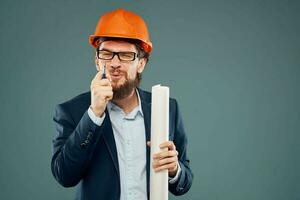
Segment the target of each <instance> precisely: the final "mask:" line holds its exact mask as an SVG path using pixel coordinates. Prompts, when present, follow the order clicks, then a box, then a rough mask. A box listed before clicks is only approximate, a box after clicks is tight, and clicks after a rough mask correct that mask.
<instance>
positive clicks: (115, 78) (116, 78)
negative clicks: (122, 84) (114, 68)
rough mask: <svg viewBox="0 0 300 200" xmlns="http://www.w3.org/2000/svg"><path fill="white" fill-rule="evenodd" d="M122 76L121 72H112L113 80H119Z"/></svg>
mask: <svg viewBox="0 0 300 200" xmlns="http://www.w3.org/2000/svg"><path fill="white" fill-rule="evenodd" d="M121 78H122V75H121V74H111V79H112V81H118V80H120V79H121Z"/></svg>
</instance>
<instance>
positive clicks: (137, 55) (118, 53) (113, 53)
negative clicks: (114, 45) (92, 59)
mask: <svg viewBox="0 0 300 200" xmlns="http://www.w3.org/2000/svg"><path fill="white" fill-rule="evenodd" d="M100 51H106V52H110V53H112V57H111V58H110V59H103V58H100V57H99V52H100ZM96 53H97V58H98V59H100V60H112V59H114V57H115V55H117V56H118V59H119V60H120V61H125V62H126V61H134V60H135V59H136V58H139V53H136V52H132V51H119V52H113V51H109V50H107V49H101V50H100V49H99V48H97V50H96ZM120 53H133V59H132V60H123V59H121V58H120Z"/></svg>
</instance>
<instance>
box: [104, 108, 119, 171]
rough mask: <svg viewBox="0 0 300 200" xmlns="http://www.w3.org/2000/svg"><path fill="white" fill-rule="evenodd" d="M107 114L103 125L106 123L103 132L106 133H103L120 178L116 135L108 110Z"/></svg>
mask: <svg viewBox="0 0 300 200" xmlns="http://www.w3.org/2000/svg"><path fill="white" fill-rule="evenodd" d="M105 114H106V117H105V120H104V121H103V123H104V124H103V126H104V127H103V130H104V131H105V132H104V133H103V136H104V141H105V143H106V146H107V148H108V151H109V154H110V156H111V158H112V160H113V163H114V166H115V168H116V171H117V173H118V175H119V176H120V173H119V162H118V155H117V147H116V143H115V138H114V134H113V130H112V125H111V122H110V117H109V114H108V111H107V109H106V110H105Z"/></svg>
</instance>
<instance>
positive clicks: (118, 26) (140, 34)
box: [89, 9, 152, 53]
mask: <svg viewBox="0 0 300 200" xmlns="http://www.w3.org/2000/svg"><path fill="white" fill-rule="evenodd" d="M99 37H117V38H128V39H136V40H139V41H140V42H141V44H140V45H141V47H142V48H143V49H144V51H145V52H147V53H150V52H151V50H152V43H151V41H150V38H149V33H148V28H147V25H146V23H145V21H144V20H143V19H142V18H141V17H140V16H139V15H137V14H135V13H133V12H130V11H127V10H125V9H117V10H114V11H111V12H108V13H106V14H104V15H103V16H101V17H100V19H99V21H98V24H97V26H96V30H95V34H94V35H91V36H90V38H89V42H90V44H91V45H93V46H94V47H97V45H98V44H97V43H96V41H97V38H99Z"/></svg>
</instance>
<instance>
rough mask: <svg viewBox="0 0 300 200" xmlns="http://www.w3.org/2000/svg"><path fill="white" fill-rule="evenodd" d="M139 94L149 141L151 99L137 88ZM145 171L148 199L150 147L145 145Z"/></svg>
mask: <svg viewBox="0 0 300 200" xmlns="http://www.w3.org/2000/svg"><path fill="white" fill-rule="evenodd" d="M138 91H139V95H140V98H141V104H142V110H143V114H144V124H145V133H146V141H150V139H151V101H150V99H149V98H148V99H147V97H146V95H145V94H144V93H143V91H141V90H140V89H138ZM146 160H147V163H146V171H147V195H148V199H149V194H150V147H148V146H147V145H146Z"/></svg>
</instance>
